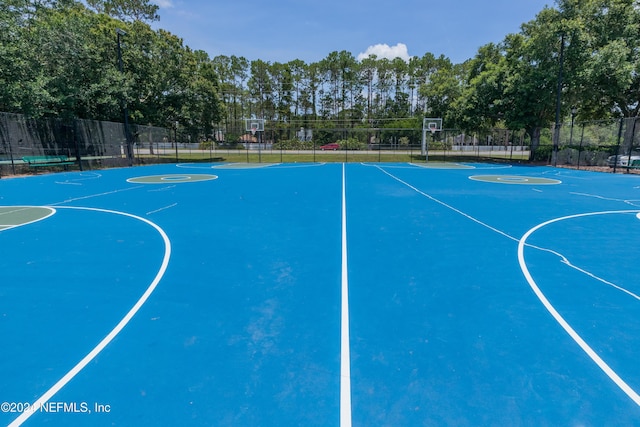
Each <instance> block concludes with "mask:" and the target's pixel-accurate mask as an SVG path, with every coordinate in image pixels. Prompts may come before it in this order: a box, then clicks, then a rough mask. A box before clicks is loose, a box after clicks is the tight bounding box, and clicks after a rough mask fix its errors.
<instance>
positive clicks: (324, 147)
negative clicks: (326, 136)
mask: <svg viewBox="0 0 640 427" xmlns="http://www.w3.org/2000/svg"><path fill="white" fill-rule="evenodd" d="M320 149H321V150H322V151H325V150H332V151H336V150H338V149H340V145H338V143H337V142H332V143H331V144H326V145H321V146H320Z"/></svg>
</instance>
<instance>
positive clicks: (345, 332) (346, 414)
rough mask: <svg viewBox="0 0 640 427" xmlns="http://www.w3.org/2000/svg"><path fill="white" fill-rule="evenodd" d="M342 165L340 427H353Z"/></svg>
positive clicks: (345, 193) (343, 171)
mask: <svg viewBox="0 0 640 427" xmlns="http://www.w3.org/2000/svg"><path fill="white" fill-rule="evenodd" d="M346 188H347V187H346V178H345V164H344V163H343V164H342V315H341V322H340V324H341V327H340V427H351V355H350V350H349V275H348V269H347V192H346Z"/></svg>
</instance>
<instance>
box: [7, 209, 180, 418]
mask: <svg viewBox="0 0 640 427" xmlns="http://www.w3.org/2000/svg"><path fill="white" fill-rule="evenodd" d="M58 209H77V210H86V211H94V212H103V213H110V214H115V215H122V216H126V217H129V218H133V219H137V220H139V221H142V222H144V223H146V224H148V225H150V226H151V227H153V228H154V229H156V231H157V232H158V233H160V236H162V240H164V245H165V250H164V257H163V259H162V264H161V265H160V270H158V273H157V274H156V277H155V278H154V279H153V281H152V282H151V284H150V285H149V287H148V288H147V290H146V291H145V292H144V294H142V296H141V297H140V298H139V299H138V301H137V302H136V303H135V304H134V305H133V307H132V308H131V309H130V310H129V312H128V313H127V314H126V315H125V316H124V317H123V318H122V320H120V322H118V324H117V325H116V326H115V328H113V329H112V330H111V332H109V333H108V334H107V336H106V337H104V338H103V339H102V341H100V342H99V343H98V345H97V346H95V348H94V349H93V350H91V351H90V352H89V354H87V355H86V356H85V357H83V358H82V360H80V362H78V363H77V364H76V365H75V366H74V367H73V368H71V370H70V371H69V372H67V373H66V374H65V375H64V376H63V377H62V378H61V379H60V380H58V382H57V383H55V384H54V385H53V387H51V388H50V389H49V390H47V391H46V392H45V393H44V394H43V395H42V396H40V398H39V399H38V400H36V401H35V402H33V403H32V404H31V406H30V408H32V409H31V410H29V411H25V412H23V413H21V414H20V416H19V417H18V418H16V419H15V420H13V422H12V423H11V424H9V425H8V427H18V426H20V425H22V423H24V422H25V421H27V420H28V419H29V417H31V416H32V415H33V414H35V413H36V412H38V411H39V409H38V408H40V407H42V405H44V404H45V403H46V402H48V401H49V400H50V399H51V398H52V397H53V396H54V395H55V394H56V393H57V392H59V391H60V390H61V389H62V388H63V387H64V386H65V385H67V383H68V382H69V381H71V380H72V379H73V378H74V377H75V376H76V375H78V373H80V371H82V370H83V369H84V368H85V367H86V366H87V365H88V364H89V362H91V361H92V360H93V359H94V358H95V357H96V356H97V355H98V354H100V352H101V351H102V350H104V348H105V347H106V346H107V345H109V343H110V342H111V341H113V339H114V338H115V337H116V336H117V335H118V334H119V333H120V332H121V331H122V329H124V327H125V326H127V324H128V323H129V321H131V319H132V318H133V316H135V314H136V313H137V312H138V311H139V310H140V308H141V307H142V306H143V305H144V303H145V302H147V299H149V297H150V296H151V294H152V293H153V291H154V290H155V289H156V287H157V286H158V283H160V280H161V279H162V277H163V276H164V273H165V271H166V270H167V266H168V265H169V258H171V241H170V240H169V236H167V234H166V233H165V232H164V230H163V229H162V228H160V227H159V226H158V225H156V224H155V223H153V222H151V221H149V220H148V219H145V218H142V217H139V216H137V215H133V214H129V213H126V212H118V211H112V210H108V209H98V208H86V207H74V206H59V207H58Z"/></svg>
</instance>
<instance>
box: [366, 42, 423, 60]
mask: <svg viewBox="0 0 640 427" xmlns="http://www.w3.org/2000/svg"><path fill="white" fill-rule="evenodd" d="M371 55H375V56H376V57H377V58H387V59H394V58H400V59H404V60H405V61H407V62H408V61H409V58H411V56H410V55H409V51H408V50H407V45H406V44H404V43H398V44H397V45H395V46H389V45H388V44H386V43H383V44H376V45H373V46H369V47H368V48H367V50H365V51H364V52H363V53H360V54H358V61H362V60H363V59H365V58H367V57H369V56H371Z"/></svg>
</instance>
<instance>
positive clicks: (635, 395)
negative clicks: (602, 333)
mask: <svg viewBox="0 0 640 427" xmlns="http://www.w3.org/2000/svg"><path fill="white" fill-rule="evenodd" d="M636 212H637V211H636V210H633V211H604V212H590V213H584V214H577V215H569V216H564V217H561V218H555V219H552V220H549V221H546V222H543V223H541V224H538V225H536V226H535V227H533V228H532V229H531V230H529V231H527V232H526V233H525V234H524V236H522V238H521V239H520V241H519V242H518V262H519V263H520V269H521V270H522V273H523V274H524V276H525V278H526V279H527V282H528V283H529V286H530V287H531V289H533V292H534V293H535V294H536V296H537V297H538V299H539V300H540V302H542V305H544V307H545V308H546V309H547V311H548V312H549V313H550V314H551V316H553V318H554V319H555V320H556V322H558V323H559V324H560V326H562V328H563V329H564V330H565V331H566V332H567V333H568V334H569V336H570V337H571V338H572V339H573V340H574V341H575V342H576V343H577V344H578V345H579V346H580V348H582V350H583V351H584V352H585V353H587V355H588V356H589V357H590V358H591V360H593V361H594V362H595V363H596V365H598V367H599V368H600V369H602V371H603V372H604V373H605V374H607V376H608V377H609V378H611V380H612V381H613V382H614V383H615V384H616V385H617V386H618V387H619V388H620V389H621V390H622V391H623V392H624V393H625V394H626V395H627V396H629V397H630V398H631V400H633V401H634V402H635V403H636V405H638V406H640V395H638V393H636V392H635V390H633V389H632V388H631V387H630V386H629V385H628V384H627V383H626V382H625V381H624V380H623V379H622V378H620V376H619V375H618V374H617V373H616V372H615V371H614V370H613V369H611V367H610V366H609V365H608V364H607V363H606V362H605V361H604V360H603V359H602V358H601V357H600V356H598V354H597V353H596V352H595V351H594V350H593V349H592V348H591V346H590V345H589V344H587V342H586V341H585V340H584V339H582V337H581V336H580V335H579V334H578V333H577V332H576V331H575V330H574V329H573V328H572V327H571V325H569V323H568V322H567V321H566V320H564V317H562V315H561V314H560V313H559V312H558V311H557V310H556V309H555V307H553V305H552V304H551V303H550V302H549V300H548V299H547V297H546V296H545V295H544V294H543V293H542V291H541V290H540V288H539V287H538V285H537V284H536V281H535V280H534V279H533V276H531V273H530V272H529V269H528V268H527V264H526V262H525V260H524V247H525V246H528V244H527V243H526V241H527V239H528V238H529V236H531V235H532V234H533V233H535V232H536V231H537V230H539V229H541V228H543V227H545V226H547V225H549V224H552V223H554V222H559V221H564V220H567V219H573V218H581V217H586V216H593V215H607V214H613V213H616V214H617V213H636Z"/></svg>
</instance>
